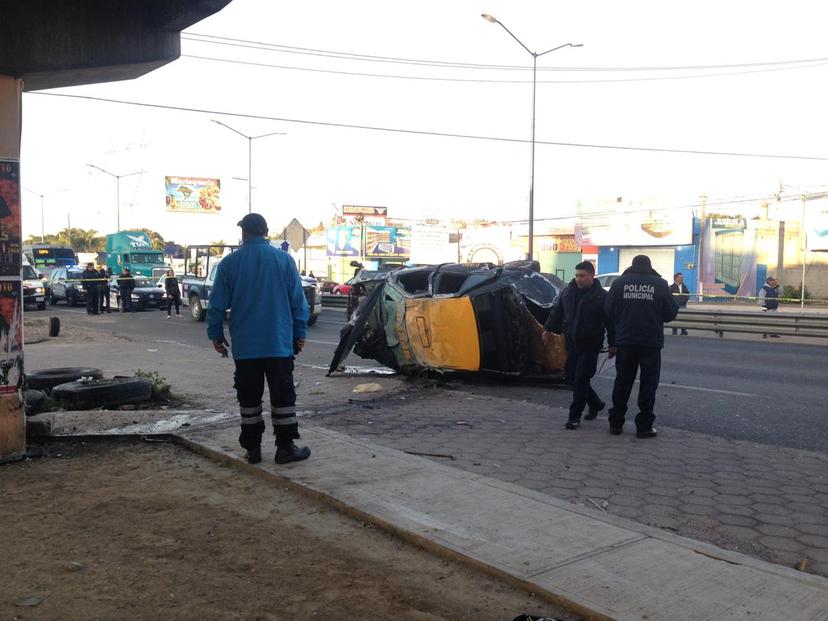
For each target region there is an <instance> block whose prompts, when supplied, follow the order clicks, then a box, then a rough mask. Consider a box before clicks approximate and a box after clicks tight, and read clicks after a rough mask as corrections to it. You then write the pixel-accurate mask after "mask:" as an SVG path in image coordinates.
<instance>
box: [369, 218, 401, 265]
mask: <svg viewBox="0 0 828 621" xmlns="http://www.w3.org/2000/svg"><path fill="white" fill-rule="evenodd" d="M410 255H411V228H409V227H407V226H366V227H365V256H366V257H370V258H375V259H377V258H383V257H384V258H392V257H393V258H405V259H407V258H408V257H409V256H410Z"/></svg>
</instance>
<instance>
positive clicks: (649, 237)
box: [575, 199, 693, 246]
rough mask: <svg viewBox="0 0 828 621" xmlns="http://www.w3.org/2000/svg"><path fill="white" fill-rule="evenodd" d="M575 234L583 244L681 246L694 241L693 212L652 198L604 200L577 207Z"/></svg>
mask: <svg viewBox="0 0 828 621" xmlns="http://www.w3.org/2000/svg"><path fill="white" fill-rule="evenodd" d="M580 212H581V214H580V218H579V222H578V223H577V224H576V225H575V238H576V240H577V241H578V243H579V244H580V245H582V246H684V245H686V244H690V243H692V241H693V214H692V211H691V210H690V209H689V208H687V207H678V208H674V209H673V208H670V207H669V206H667V205H664V204H663V203H658V202H656V201H655V200H653V199H648V200H640V201H639V200H629V201H604V202H598V203H595V204H590V205H588V206H581V207H580Z"/></svg>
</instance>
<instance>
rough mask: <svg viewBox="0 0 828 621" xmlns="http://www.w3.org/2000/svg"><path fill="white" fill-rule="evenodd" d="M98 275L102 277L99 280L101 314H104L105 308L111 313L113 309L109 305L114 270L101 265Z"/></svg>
mask: <svg viewBox="0 0 828 621" xmlns="http://www.w3.org/2000/svg"><path fill="white" fill-rule="evenodd" d="M98 276H99V277H100V280H99V281H98V296H99V298H98V299H99V302H98V304H99V308H100V311H101V314H103V312H104V308H105V309H106V312H107V313H111V312H112V309H111V308H110V306H109V278H110V276H112V270H111V269H109V268H105V267H104V266H101V268H100V269H99V270H98Z"/></svg>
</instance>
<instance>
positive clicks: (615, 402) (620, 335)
mask: <svg viewBox="0 0 828 621" xmlns="http://www.w3.org/2000/svg"><path fill="white" fill-rule="evenodd" d="M604 308H605V311H606V314H607V317H608V318H609V320H610V321H612V323H613V324H614V326H615V347H616V358H615V385H614V386H613V389H612V408H610V411H609V424H610V433H612V434H613V435H619V434H620V433H621V432H622V431H623V428H624V416H625V414H626V413H627V402H628V401H629V399H630V393H631V392H632V387H633V384H634V383H635V376H636V374H637V373H638V369H639V367H640V368H641V378H640V379H641V382H640V385H639V387H638V415H637V416H636V417H635V428H636V433H635V437H636V438H642V439H643V438H654V437H655V436H656V430H655V429H653V421H654V420H655V413H654V411H653V410H654V409H655V397H656V389H657V388H658V381H659V377H660V375H661V349H662V347H664V324H665V323H666V322H669V321H673V319H675V318H676V315H677V314H678V303H676V300H675V299H674V298H673V294H672V293H670V288H669V287H668V286H667V281H666V280H664V279H663V278H661V276H659V274H658V272H656V271H655V270H654V269H653V266H652V263H651V262H650V257H648V256H647V255H643V254H639V255H637V256H636V257H634V258H633V260H632V266H631V267H629V268H627V269H626V270H625V271H624V273H623V274H622V275H621V276H620V277H618V278H617V279H616V280H615V282H613V283H612V286H611V287H610V290H609V294H607V301H606V303H605V305H604Z"/></svg>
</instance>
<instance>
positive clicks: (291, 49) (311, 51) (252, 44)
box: [181, 32, 828, 72]
mask: <svg viewBox="0 0 828 621" xmlns="http://www.w3.org/2000/svg"><path fill="white" fill-rule="evenodd" d="M196 37H199V38H196ZM181 38H182V39H187V40H190V41H197V42H200V43H208V44H210V43H212V44H216V45H228V46H233V47H243V48H250V49H261V50H271V49H272V51H281V52H284V53H294V54H307V55H311V56H324V57H333V58H342V59H351V60H363V61H371V62H391V63H399V64H413V65H427V66H438V67H455V68H469V69H495V70H515V71H528V70H531V69H532V67H529V66H524V65H495V64H480V63H461V62H453V61H444V60H426V59H416V58H401V57H395V56H380V55H374V54H358V53H353V52H338V51H335V50H321V49H315V48H308V47H298V46H292V45H282V44H279V43H267V42H263V41H251V40H248V39H236V38H233V37H223V36H219V35H210V34H201V33H194V32H188V33H185V34H183V35H182V36H181ZM211 39H212V40H211ZM824 62H828V57H826V58H804V59H798V60H796V59H794V60H773V61H760V62H750V63H726V64H714V65H673V66H664V65H662V66H658V65H655V66H639V67H538V71H597V72H610V71H690V70H694V71H695V70H698V71H704V70H711V69H739V68H748V67H767V66H774V65H800V64H805V63H824Z"/></svg>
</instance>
